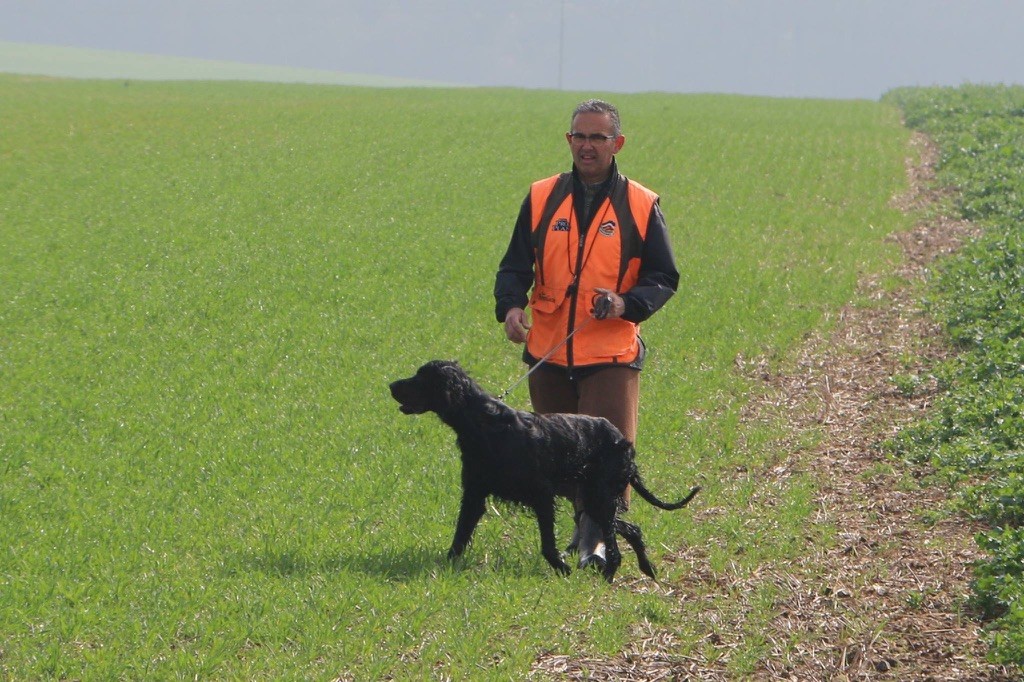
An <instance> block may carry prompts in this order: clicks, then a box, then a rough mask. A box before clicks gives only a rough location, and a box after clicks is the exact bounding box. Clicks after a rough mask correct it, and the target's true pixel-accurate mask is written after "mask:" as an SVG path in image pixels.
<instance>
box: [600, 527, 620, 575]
mask: <svg viewBox="0 0 1024 682" xmlns="http://www.w3.org/2000/svg"><path fill="white" fill-rule="evenodd" d="M601 528H602V529H603V532H604V551H605V555H604V556H605V564H604V579H605V580H607V581H608V582H611V581H612V579H613V578H614V577H615V572H616V571H617V570H619V566H621V565H622V552H620V551H619V543H618V541H617V540H616V539H615V517H614V515H613V516H612V517H611V521H604V522H603V523H601Z"/></svg>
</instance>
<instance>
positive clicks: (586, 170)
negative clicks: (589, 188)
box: [565, 112, 626, 183]
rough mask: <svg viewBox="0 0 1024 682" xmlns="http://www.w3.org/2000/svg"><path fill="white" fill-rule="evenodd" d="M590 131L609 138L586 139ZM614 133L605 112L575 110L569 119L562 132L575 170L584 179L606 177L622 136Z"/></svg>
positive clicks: (621, 142) (593, 180)
mask: <svg viewBox="0 0 1024 682" xmlns="http://www.w3.org/2000/svg"><path fill="white" fill-rule="evenodd" d="M573 134H576V135H577V137H578V136H579V135H584V136H587V137H586V138H585V139H574V138H573ZM594 135H603V136H605V137H610V138H611V139H590V138H591V137H592V136H594ZM614 135H615V130H614V127H613V126H612V117H611V115H609V114H602V113H595V112H585V113H582V114H577V115H576V117H575V118H574V119H573V120H572V130H571V131H569V132H568V133H566V134H565V139H566V140H567V141H568V142H569V150H570V151H571V152H572V160H573V162H574V163H575V164H576V168H577V169H578V170H579V173H580V178H581V179H582V180H583V181H584V182H588V183H594V182H600V181H602V180H604V179H605V178H607V177H608V173H609V171H610V170H611V167H612V159H614V158H615V155H616V154H617V153H618V151H619V150H620V149H622V145H623V144H625V142H626V138H625V137H623V136H622V135H619V136H618V137H613V136H614Z"/></svg>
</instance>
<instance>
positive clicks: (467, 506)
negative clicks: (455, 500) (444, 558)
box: [448, 492, 487, 559]
mask: <svg viewBox="0 0 1024 682" xmlns="http://www.w3.org/2000/svg"><path fill="white" fill-rule="evenodd" d="M486 499H487V496H486V495H480V494H476V493H472V494H471V493H468V492H464V493H463V494H462V507H461V508H460V509H459V520H458V522H457V523H456V524H455V538H454V539H453V540H452V546H451V549H449V550H448V558H449V559H454V558H455V557H457V556H459V555H460V554H462V552H463V551H465V549H466V545H468V544H469V540H470V538H472V537H473V531H474V530H476V524H478V523H480V519H481V517H483V515H484V509H485V505H484V502H485V501H486Z"/></svg>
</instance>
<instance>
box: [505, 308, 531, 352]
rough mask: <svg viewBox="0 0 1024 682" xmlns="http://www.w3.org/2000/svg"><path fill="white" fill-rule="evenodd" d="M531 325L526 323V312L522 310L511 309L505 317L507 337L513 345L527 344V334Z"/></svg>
mask: <svg viewBox="0 0 1024 682" xmlns="http://www.w3.org/2000/svg"><path fill="white" fill-rule="evenodd" d="M529 329H530V324H529V323H528V322H527V321H526V311H525V310H523V309H522V308H510V309H509V311H508V313H506V315H505V336H507V337H508V340H509V341H511V342H512V343H526V332H527V331H528V330H529Z"/></svg>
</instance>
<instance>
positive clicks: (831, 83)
mask: <svg viewBox="0 0 1024 682" xmlns="http://www.w3.org/2000/svg"><path fill="white" fill-rule="evenodd" d="M0 40H6V41H12V42H19V43H38V44H47V45H59V46H65V47H81V48H93V49H104V50H118V51H127V52H140V53H146V54H158V55H169V56H176V57H193V58H202V59H212V60H227V61H233V62H244V63H252V64H264V65H271V66H287V67H300V68H310V69H323V70H329V71H338V72H346V73H355V74H370V75H379V76H389V77H400V78H414V79H423V80H430V81H442V82H447V83H456V84H464V85H481V86H514V87H526V88H548V89H558V88H562V89H566V90H584V91H587V90H591V91H610V92H643V91H651V90H656V91H666V92H678V93H692V92H713V93H738V94H750V95H771V96H782V97H825V98H867V99H878V97H880V96H881V95H882V94H883V93H884V92H886V91H887V90H889V89H891V88H894V87H899V86H903V85H962V84H964V83H967V82H970V83H1017V84H1024V0H505V1H498V0H453V1H451V2H440V1H439V0H425V1H422V2H420V1H415V0H0Z"/></svg>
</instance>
